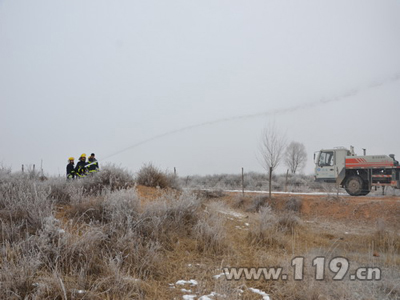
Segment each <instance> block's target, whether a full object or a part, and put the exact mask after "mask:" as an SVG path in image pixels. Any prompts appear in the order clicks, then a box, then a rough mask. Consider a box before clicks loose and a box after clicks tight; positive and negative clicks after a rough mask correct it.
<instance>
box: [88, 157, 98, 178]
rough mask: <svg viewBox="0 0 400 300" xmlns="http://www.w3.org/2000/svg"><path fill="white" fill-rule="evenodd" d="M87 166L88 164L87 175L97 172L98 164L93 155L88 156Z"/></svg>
mask: <svg viewBox="0 0 400 300" xmlns="http://www.w3.org/2000/svg"><path fill="white" fill-rule="evenodd" d="M88 160H89V164H88V167H87V168H88V170H89V173H91V174H93V173H96V172H98V171H99V162H98V161H97V159H96V158H95V157H94V153H92V154H90V156H89V159H88Z"/></svg>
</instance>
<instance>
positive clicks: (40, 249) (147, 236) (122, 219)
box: [0, 167, 400, 300]
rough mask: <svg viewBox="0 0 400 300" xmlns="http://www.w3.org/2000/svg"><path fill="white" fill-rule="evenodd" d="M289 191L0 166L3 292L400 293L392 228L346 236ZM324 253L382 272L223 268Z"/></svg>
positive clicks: (115, 295)
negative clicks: (269, 276)
mask: <svg viewBox="0 0 400 300" xmlns="http://www.w3.org/2000/svg"><path fill="white" fill-rule="evenodd" d="M151 191H155V192H154V193H153V194H151V197H150V196H149V195H148V194H146V193H149V192H151ZM283 197H284V196H281V198H273V199H268V198H266V197H264V196H251V195H246V196H244V197H243V196H237V197H234V198H229V197H227V196H226V195H225V194H224V193H219V192H218V193H200V192H195V193H191V192H185V191H177V190H170V189H166V190H160V189H153V190H148V189H145V188H144V187H142V186H137V187H135V186H134V181H133V176H131V175H130V174H128V173H127V172H125V171H124V170H120V169H118V168H115V167H111V168H109V169H107V171H106V172H105V173H104V174H101V172H100V173H99V174H96V175H95V176H94V177H90V178H87V180H86V179H84V180H79V181H78V180H76V181H70V182H67V181H65V180H61V179H60V178H49V180H45V181H43V180H41V179H39V178H38V177H35V176H31V175H29V174H26V173H25V174H22V173H16V174H13V173H11V172H8V171H7V170H1V169H0V226H1V228H0V234H1V235H0V299H196V300H197V299H203V300H207V299H214V300H215V299H260V300H261V299H397V298H398V296H399V295H400V290H399V287H398V282H397V281H396V280H397V278H398V277H399V275H400V270H399V266H400V256H399V255H400V238H399V235H398V232H397V231H396V230H393V228H392V226H388V225H387V224H385V223H384V222H378V223H377V224H376V228H375V227H373V230H371V231H370V232H363V233H362V234H353V233H352V234H348V235H347V236H345V237H344V238H343V236H338V235H337V234H336V233H332V231H329V229H327V227H324V228H322V229H321V228H316V227H315V226H314V227H313V225H312V224H314V223H308V222H305V221H304V220H303V219H302V215H301V211H302V207H303V205H304V203H303V202H302V199H301V198H300V197H297V196H287V197H286V198H283ZM227 199H229V200H227ZM327 203H330V202H329V201H327ZM345 204H346V203H343V205H345ZM328 228H329V227H328ZM321 255H323V256H326V257H327V259H331V258H333V257H335V256H346V257H348V258H349V259H350V260H351V262H352V263H353V264H354V267H358V266H366V265H377V266H379V267H380V268H382V270H383V271H384V273H383V274H384V278H383V279H382V280H381V281H379V282H357V281H355V282H354V281H349V280H344V281H341V282H336V281H333V280H332V279H331V278H327V279H326V280H324V281H322V282H317V281H315V280H314V279H313V278H312V276H313V272H314V269H313V268H312V267H311V263H310V266H308V267H307V269H306V272H305V275H306V277H305V279H304V280H303V281H300V282H297V281H294V280H290V281H286V282H285V281H281V280H278V281H267V280H245V279H243V278H242V279H239V280H237V281H236V280H231V281H229V280H227V278H226V276H225V274H224V273H223V268H224V267H268V266H282V267H284V268H287V270H289V272H288V274H289V276H292V275H293V268H292V266H291V263H290V262H291V259H292V258H293V257H295V256H304V257H305V258H306V259H308V260H309V261H310V262H311V260H312V259H313V258H314V257H316V256H321ZM326 272H327V273H329V270H327V271H326ZM396 297H397V298H396Z"/></svg>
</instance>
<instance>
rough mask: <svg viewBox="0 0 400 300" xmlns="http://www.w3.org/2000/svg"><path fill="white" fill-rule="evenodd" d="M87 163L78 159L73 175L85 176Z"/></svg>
mask: <svg viewBox="0 0 400 300" xmlns="http://www.w3.org/2000/svg"><path fill="white" fill-rule="evenodd" d="M87 164H88V163H87V162H85V161H81V160H80V161H79V162H78V163H77V164H76V167H75V174H76V175H75V176H78V177H85V176H86V173H87V167H86V165H87Z"/></svg>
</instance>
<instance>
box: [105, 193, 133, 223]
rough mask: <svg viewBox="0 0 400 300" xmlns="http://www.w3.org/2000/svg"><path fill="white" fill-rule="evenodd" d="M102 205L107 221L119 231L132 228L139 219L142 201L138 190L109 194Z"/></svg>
mask: <svg viewBox="0 0 400 300" xmlns="http://www.w3.org/2000/svg"><path fill="white" fill-rule="evenodd" d="M102 205H103V211H104V218H105V221H106V222H108V223H110V226H112V227H113V230H118V229H120V228H121V229H125V228H127V227H129V226H131V225H132V223H133V222H134V221H135V220H136V219H137V217H138V214H139V207H140V201H139V198H138V196H137V194H136V190H135V189H129V190H121V191H114V192H111V193H109V194H107V195H106V196H105V199H104V202H103V203H102Z"/></svg>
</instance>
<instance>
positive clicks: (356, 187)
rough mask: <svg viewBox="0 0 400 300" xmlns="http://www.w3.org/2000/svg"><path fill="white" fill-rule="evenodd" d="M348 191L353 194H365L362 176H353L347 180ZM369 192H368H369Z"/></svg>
mask: <svg viewBox="0 0 400 300" xmlns="http://www.w3.org/2000/svg"><path fill="white" fill-rule="evenodd" d="M344 188H345V189H346V192H347V193H348V194H349V195H351V196H363V195H366V194H365V190H364V189H363V180H362V179H361V177H360V176H351V177H349V178H348V179H347V180H346V184H345V187H344ZM367 194H368V193H367Z"/></svg>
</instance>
